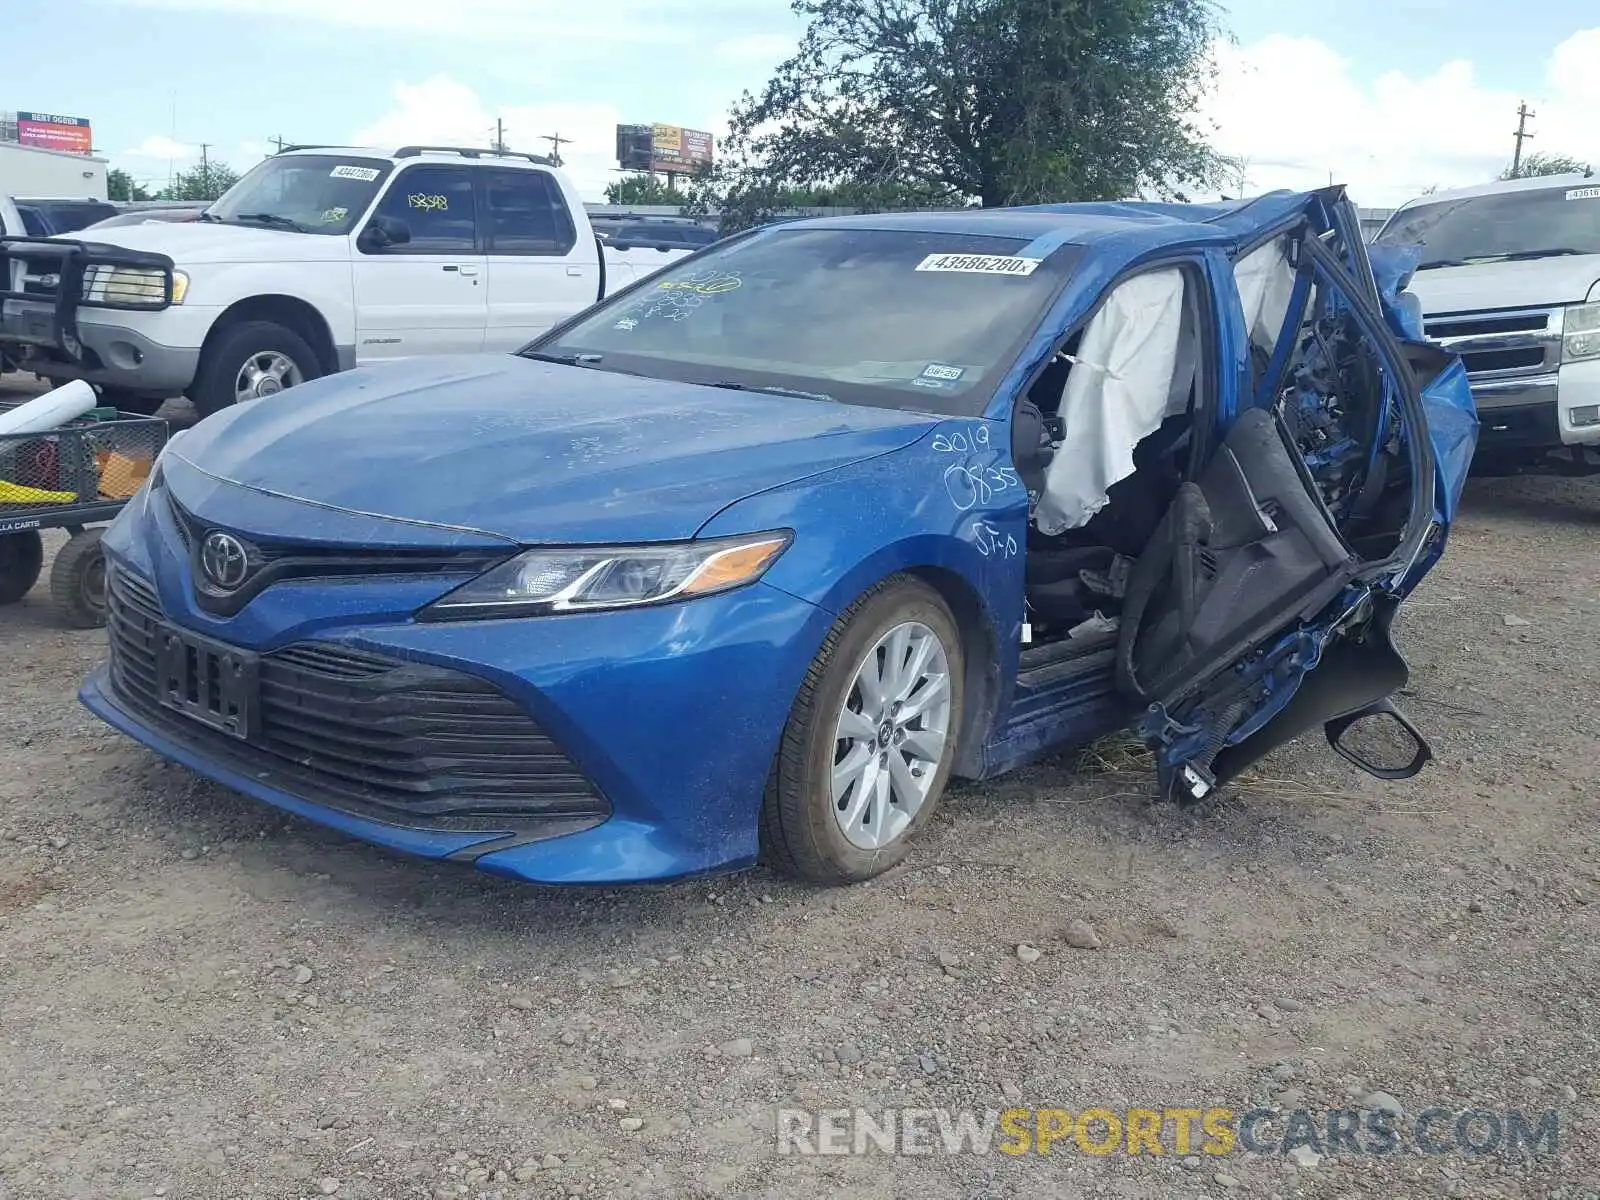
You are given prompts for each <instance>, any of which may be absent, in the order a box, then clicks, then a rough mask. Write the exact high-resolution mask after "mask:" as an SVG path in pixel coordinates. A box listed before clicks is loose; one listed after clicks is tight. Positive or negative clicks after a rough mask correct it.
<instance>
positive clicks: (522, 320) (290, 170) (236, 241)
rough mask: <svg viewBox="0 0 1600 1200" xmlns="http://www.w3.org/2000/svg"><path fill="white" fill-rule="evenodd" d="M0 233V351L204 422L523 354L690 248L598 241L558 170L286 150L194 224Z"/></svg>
mask: <svg viewBox="0 0 1600 1200" xmlns="http://www.w3.org/2000/svg"><path fill="white" fill-rule="evenodd" d="M92 237H93V240H88V239H87V238H85V237H84V236H83V235H81V234H80V235H77V236H76V237H52V238H39V237H6V238H0V350H3V351H4V352H5V354H6V355H7V357H9V358H11V359H12V360H13V361H15V362H16V363H17V364H18V366H19V367H20V368H21V369H22V370H25V371H32V372H34V373H35V374H38V375H41V376H43V377H45V378H47V379H50V380H52V381H54V382H61V381H64V380H68V379H83V380H87V381H88V382H89V383H91V384H94V385H95V386H96V387H97V388H99V389H100V390H101V392H102V393H103V394H104V396H105V398H106V400H107V401H108V402H110V403H114V404H116V405H117V406H118V407H121V408H125V409H132V410H135V411H141V410H142V411H154V407H155V406H156V405H158V404H159V403H160V402H161V400H163V399H165V398H166V397H169V396H174V395H179V394H184V395H187V396H189V398H190V399H192V400H193V401H194V404H195V407H196V408H197V409H198V410H199V411H200V413H201V414H202V415H205V414H208V413H212V412H216V411H217V410H219V409H221V408H224V407H226V406H227V405H230V404H234V403H236V402H238V401H241V400H249V399H253V398H255V397H258V396H264V395H269V394H272V393H274V392H279V391H282V390H283V389H284V388H287V387H292V386H293V385H294V384H296V383H300V382H302V381H304V380H307V379H314V378H316V377H317V376H319V375H326V374H329V373H330V372H333V371H340V370H345V369H347V368H350V367H354V366H358V365H361V364H364V363H370V362H377V361H380V360H382V359H389V358H402V357H407V356H410V355H419V354H467V353H476V352H481V351H495V350H506V351H510V350H515V349H517V348H518V347H519V346H522V345H523V344H524V343H526V342H528V341H529V340H531V339H532V338H533V337H535V336H536V335H538V334H540V333H542V332H544V331H545V330H546V329H549V328H550V327H551V326H552V325H554V324H556V323H557V322H558V321H561V320H564V319H565V318H566V317H569V316H571V315H572V314H573V313H576V312H578V311H580V310H581V309H584V308H587V307H588V306H589V305H591V304H593V303H594V302H595V301H596V300H598V299H601V298H603V297H605V296H606V295H608V294H610V293H612V292H615V291H617V290H618V289H619V288H621V287H625V286H627V285H628V284H630V283H632V282H634V281H635V280H636V279H639V278H641V277H643V276H645V275H648V274H650V273H652V272H654V271H657V270H659V269H661V268H662V267H664V266H666V265H667V264H668V263H670V262H672V261H673V260H675V259H677V258H681V257H683V256H684V255H685V254H687V253H689V251H687V250H683V249H657V248H655V247H647V246H642V245H641V246H637V247H634V248H631V249H628V250H620V249H616V248H613V247H608V246H604V245H602V244H601V242H600V241H599V240H598V239H597V238H596V237H595V235H594V232H593V230H592V229H591V228H590V225H589V219H588V215H587V214H586V212H585V211H584V207H583V204H582V202H581V201H580V200H579V197H578V194H577V192H576V191H575V190H574V188H573V186H572V184H571V182H570V181H569V180H568V179H567V178H566V176H565V175H563V174H562V173H561V172H560V171H559V170H558V169H556V168H555V167H554V166H553V165H552V164H551V163H550V161H549V160H547V159H543V158H539V157H536V156H533V155H515V154H502V153H495V152H493V151H488V150H474V149H470V148H463V147H439V146H402V147H401V148H400V149H398V150H392V151H389V150H370V149H354V148H347V147H334V146H307V147H294V148H290V149H288V150H285V151H283V152H282V153H279V154H275V155H273V156H272V157H271V158H268V159H265V160H264V161H262V162H261V163H260V164H258V165H257V166H256V167H255V168H253V169H252V170H251V171H250V172H249V173H248V174H246V175H245V176H244V178H243V179H241V180H240V181H239V182H238V183H237V184H236V185H235V186H234V187H233V188H232V189H230V190H229V191H228V193H227V194H226V195H224V196H223V197H222V198H221V199H220V200H218V201H217V202H216V203H215V204H213V205H211V207H210V208H208V209H207V210H206V212H205V213H204V214H203V215H202V216H201V217H200V219H199V220H197V221H190V222H177V223H174V222H161V223H156V222H152V223H149V224H140V225H124V226H118V227H113V228H107V229H105V230H95V231H94V232H93V234H92Z"/></svg>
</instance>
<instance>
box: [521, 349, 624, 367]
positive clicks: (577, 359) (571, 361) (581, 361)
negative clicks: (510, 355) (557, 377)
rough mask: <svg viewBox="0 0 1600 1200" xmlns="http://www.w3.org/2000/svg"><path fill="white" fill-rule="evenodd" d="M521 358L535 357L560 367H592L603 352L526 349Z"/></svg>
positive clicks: (598, 360)
mask: <svg viewBox="0 0 1600 1200" xmlns="http://www.w3.org/2000/svg"><path fill="white" fill-rule="evenodd" d="M522 357H523V358H532V359H537V360H538V361H539V362H547V363H555V364H556V365H557V366H560V367H593V366H598V365H599V363H600V360H601V359H602V358H604V357H605V355H603V354H545V353H544V352H542V351H539V350H528V351H526V352H524V353H523V354H522Z"/></svg>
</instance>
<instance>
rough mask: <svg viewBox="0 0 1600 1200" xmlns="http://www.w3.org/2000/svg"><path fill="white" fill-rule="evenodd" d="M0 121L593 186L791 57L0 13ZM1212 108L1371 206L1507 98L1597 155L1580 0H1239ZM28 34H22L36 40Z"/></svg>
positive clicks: (1497, 153) (1234, 142)
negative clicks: (665, 131)
mask: <svg viewBox="0 0 1600 1200" xmlns="http://www.w3.org/2000/svg"><path fill="white" fill-rule="evenodd" d="M7 7H8V8H9V9H10V10H11V11H10V12H8V14H7V16H6V18H5V35H6V36H5V40H6V41H13V40H14V41H15V43H16V44H19V45H30V44H34V45H60V44H62V38H63V37H64V36H70V44H71V46H72V59H71V60H70V63H69V64H67V65H66V66H65V68H64V67H63V64H62V62H61V61H60V60H59V59H57V58H56V57H55V56H53V55H49V54H41V53H29V54H27V55H22V56H8V58H7V61H6V69H5V71H4V73H3V75H0V108H4V109H19V108H20V109H31V110H38V111H49V112H59V113H66V114H71V115H80V116H87V117H89V118H91V119H92V121H93V122H94V131H95V141H96V145H97V147H98V148H99V150H100V151H101V152H102V153H104V154H106V155H108V156H109V157H110V158H111V159H112V160H113V162H114V163H115V164H116V165H119V166H123V167H125V168H127V169H129V170H131V171H132V172H133V173H134V174H135V176H137V177H140V178H143V179H146V180H150V181H153V182H160V181H162V180H164V179H165V178H166V175H167V172H168V170H169V163H175V164H176V165H179V166H182V165H183V164H184V162H185V161H186V160H188V159H190V158H192V157H193V156H194V155H195V154H197V153H198V144H199V143H200V142H206V143H209V144H210V146H211V150H210V153H211V154H213V155H214V156H218V157H221V158H223V159H224V160H226V161H228V162H231V163H233V164H234V165H235V166H241V167H242V166H245V165H248V164H249V163H250V162H251V161H253V160H254V158H255V157H256V156H258V155H259V154H260V153H261V151H262V149H263V148H264V147H265V146H266V145H267V144H268V139H270V138H272V137H274V136H278V135H281V136H283V137H286V138H289V139H291V140H301V141H346V140H353V139H357V138H361V137H363V136H365V137H371V138H374V139H376V140H379V141H387V140H395V141H400V140H418V141H421V140H428V141H433V140H458V139H460V140H470V141H471V142H473V143H480V142H482V141H484V140H485V139H486V138H487V137H488V127H489V125H491V124H492V122H493V120H494V117H495V116H496V115H500V116H503V117H504V119H505V121H506V125H507V128H508V141H510V142H511V144H512V145H513V146H516V147H517V148H521V149H533V150H542V149H545V148H547V147H546V145H545V143H543V142H540V141H539V140H538V139H539V137H540V135H544V134H550V133H556V132H559V133H561V134H562V135H563V136H565V137H570V138H574V139H576V140H575V141H574V143H573V144H572V145H569V146H565V147H563V153H564V154H565V155H566V157H567V158H568V160H569V162H570V163H571V164H572V167H573V171H574V174H575V175H576V177H577V178H578V180H579V183H580V186H581V187H582V188H583V189H584V191H585V192H586V193H587V194H590V195H596V194H597V193H598V190H599V188H600V187H601V186H603V184H604V182H605V180H606V179H607V178H608V177H609V176H608V168H609V167H610V166H611V165H612V164H611V162H610V159H611V154H612V133H611V127H612V125H614V123H615V122H616V121H618V120H624V121H667V122H673V123H677V124H683V125H688V126H691V127H697V128H709V129H713V130H717V129H719V128H720V120H721V117H722V115H723V114H724V113H725V112H726V110H727V108H728V105H729V103H730V102H731V101H732V100H733V99H734V98H735V97H736V96H737V95H738V94H739V92H740V91H741V90H743V89H745V88H756V87H759V86H760V85H761V83H762V82H763V81H764V80H765V79H766V77H767V75H768V73H769V72H770V69H771V68H772V66H773V65H774V64H775V63H776V62H777V61H778V60H779V59H780V58H782V57H783V56H784V54H785V53H786V51H787V50H788V49H789V48H790V47H792V45H793V44H794V39H795V37H796V35H797V33H798V29H799V26H798V24H797V22H796V20H795V19H794V18H793V16H792V15H791V14H790V12H789V8H788V4H787V3H786V2H785V0H678V3H676V4H675V5H673V6H667V5H663V4H660V3H659V0H607V2H606V3H602V4H590V5H584V4H580V3H575V2H573V0H51V2H50V3H48V4H30V3H22V2H20V0H14V2H13V3H12V4H9V5H8V6H7ZM1228 22H1229V25H1230V26H1231V29H1232V31H1233V34H1234V37H1235V41H1234V43H1233V44H1232V45H1228V46H1223V47H1219V49H1218V61H1219V65H1220V76H1219V84H1218V90H1217V94H1216V95H1215V97H1214V98H1213V100H1212V101H1211V102H1210V103H1209V104H1208V106H1207V111H1206V116H1207V117H1208V119H1210V120H1211V121H1213V122H1215V124H1216V126H1217V131H1216V143H1217V144H1218V145H1219V147H1221V148H1223V149H1225V150H1228V151H1230V152H1232V153H1236V154H1239V155H1241V156H1242V157H1244V158H1245V159H1246V160H1247V161H1246V165H1245V171H1246V179H1247V183H1248V186H1249V187H1250V189H1251V190H1260V189H1262V188H1266V187H1275V186H1293V185H1297V184H1299V185H1307V184H1317V183H1326V182H1327V176H1328V175H1329V174H1330V173H1331V174H1333V175H1334V176H1335V177H1336V178H1337V179H1339V180H1340V181H1342V182H1348V183H1350V184H1351V186H1352V188H1353V189H1354V190H1355V191H1356V194H1357V198H1358V200H1361V201H1362V202H1364V203H1374V204H1376V203H1389V202H1393V201H1395V200H1398V199H1402V198H1404V197H1405V196H1406V195H1409V194H1412V193H1414V192H1415V191H1416V190H1419V189H1420V188H1422V187H1425V186H1428V185H1430V184H1439V185H1448V184H1453V183H1461V182H1470V181H1473V180H1475V179H1477V178H1481V177H1483V176H1484V175H1486V174H1493V172H1494V171H1495V170H1497V169H1498V166H1499V164H1500V160H1502V159H1504V158H1505V157H1507V156H1508V155H1509V151H1510V131H1511V129H1512V127H1513V126H1514V124H1515V107H1516V103H1517V100H1518V99H1519V98H1521V97H1524V96H1525V97H1526V98H1527V99H1528V100H1529V101H1530V103H1532V104H1533V105H1534V106H1535V108H1536V109H1537V110H1538V112H1539V117H1538V119H1537V120H1536V121H1535V124H1534V128H1535V131H1536V132H1537V134H1538V135H1539V136H1538V140H1537V141H1535V142H1534V143H1533V145H1534V147H1535V148H1540V149H1561V150H1566V151H1569V152H1572V153H1576V154H1579V155H1582V156H1588V157H1593V158H1595V159H1596V160H1600V121H1596V120H1595V117H1594V114H1595V113H1597V112H1600V10H1597V9H1596V8H1595V7H1594V5H1593V3H1592V0H1589V2H1587V3H1580V0H1541V2H1540V3H1538V4H1524V5H1516V6H1508V5H1503V4H1496V3H1491V2H1490V0H1324V2H1323V3H1321V4H1316V5H1313V4H1309V3H1285V2H1284V0H1276V2H1274V0H1237V2H1236V3H1234V4H1232V5H1231V6H1230V11H1229V14H1228ZM35 39H37V40H35Z"/></svg>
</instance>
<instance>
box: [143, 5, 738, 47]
mask: <svg viewBox="0 0 1600 1200" xmlns="http://www.w3.org/2000/svg"><path fill="white" fill-rule="evenodd" d="M120 2H121V3H123V4H128V5H136V6H142V7H147V8H165V9H182V10H190V11H208V12H217V13H227V14H234V15H245V16H269V17H271V18H273V19H274V20H285V19H287V20H299V21H305V22H308V23H314V24H318V25H325V26H326V25H344V26H351V27H354V28H357V29H364V30H381V29H389V30H401V31H406V32H413V33H427V34H430V35H434V36H439V37H450V38H455V39H461V40H467V41H484V42H493V43H498V44H502V45H503V44H506V43H509V42H534V43H537V44H539V45H548V46H557V47H560V50H561V52H563V53H568V54H570V52H571V51H572V49H573V48H574V47H582V46H584V45H586V44H589V43H593V42H611V43H617V42H646V43H651V44H663V45H665V44H687V43H691V42H697V41H700V40H701V39H702V38H703V37H704V35H703V34H702V33H701V32H700V31H699V28H700V26H701V25H710V26H713V27H714V26H715V24H716V23H717V21H718V20H719V19H721V18H727V17H737V16H745V15H748V12H749V9H748V7H747V4H748V0H704V2H703V3H702V4H701V5H700V8H699V9H698V10H697V11H696V12H695V13H694V19H692V20H690V19H686V18H685V16H684V14H682V13H681V12H679V11H677V10H676V9H673V8H671V7H669V6H666V5H662V4H659V3H655V2H654V0H611V2H610V3H608V4H604V5H591V6H584V5H580V4H573V3H571V2H570V0H449V2H448V3H439V2H437V0H340V2H339V3H336V4H329V3H326V0H120Z"/></svg>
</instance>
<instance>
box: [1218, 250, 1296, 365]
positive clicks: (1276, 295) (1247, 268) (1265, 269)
mask: <svg viewBox="0 0 1600 1200" xmlns="http://www.w3.org/2000/svg"><path fill="white" fill-rule="evenodd" d="M1288 251H1289V239H1288V238H1277V239H1276V240H1274V241H1270V242H1268V243H1267V244H1266V245H1265V246H1258V247H1257V248H1256V249H1254V250H1252V251H1251V252H1250V253H1249V254H1247V255H1245V256H1244V257H1243V258H1241V259H1240V260H1239V261H1238V262H1236V263H1235V264H1234V265H1233V282H1234V286H1235V287H1237V288H1238V289H1239V299H1240V301H1241V302H1242V303H1243V305H1244V327H1245V329H1246V330H1247V331H1248V332H1249V334H1250V341H1251V342H1252V343H1253V344H1254V345H1257V346H1260V347H1261V349H1263V350H1265V351H1266V352H1267V353H1268V354H1271V353H1272V348H1273V346H1275V345H1276V344H1277V341H1278V335H1279V334H1280V333H1282V332H1283V321H1284V318H1285V317H1287V316H1288V315H1289V300H1290V298H1291V297H1292V295H1293V293H1294V268H1293V267H1291V266H1290V265H1289V253H1288Z"/></svg>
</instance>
